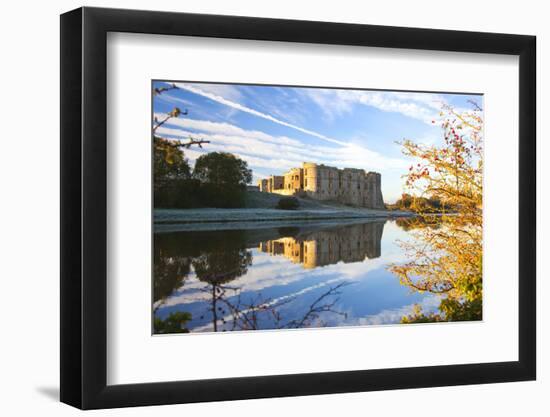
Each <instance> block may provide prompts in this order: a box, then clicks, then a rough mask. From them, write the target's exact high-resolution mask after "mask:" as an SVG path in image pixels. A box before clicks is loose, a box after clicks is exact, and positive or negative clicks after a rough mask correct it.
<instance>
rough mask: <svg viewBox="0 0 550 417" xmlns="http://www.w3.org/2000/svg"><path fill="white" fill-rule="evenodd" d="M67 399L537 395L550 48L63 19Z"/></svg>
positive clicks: (100, 404)
mask: <svg viewBox="0 0 550 417" xmlns="http://www.w3.org/2000/svg"><path fill="white" fill-rule="evenodd" d="M61 101H62V104H61V164H62V166H61V191H62V193H61V199H62V201H61V220H62V222H61V223H62V226H61V227H62V228H61V243H62V247H61V400H62V401H63V402H65V403H67V404H70V405H73V406H76V407H79V408H83V409H90V408H110V407H124V406H138V405H155V404H172V403H186V402H199V401H217V400H232V399H246V398H262V397H276V396H296V395H311V394H323V393H340V392H353V391H369V390H385V389H399V388H418V387H434V386H445V385H461V384H480V383H494V382H505V381H523V380H532V379H535V374H536V372H535V370H536V352H535V344H536V343H535V328H536V317H535V299H536V297H535V244H536V241H535V235H536V234H535V229H536V225H535V218H536V216H535V214H536V213H535V103H536V100H535V38H534V37H531V36H524V35H508V34H490V33H474V32H457V31H444V30H431V29H413V28H397V27H383V26H371V25H355V24H340V23H326V22H308V21H291V20H276V19H263V18H262V19H260V18H251V17H234V16H212V15H196V14H183V13H167V12H149V11H134V10H115V9H98V8H81V9H78V10H74V11H71V12H68V13H66V14H64V15H62V16H61Z"/></svg>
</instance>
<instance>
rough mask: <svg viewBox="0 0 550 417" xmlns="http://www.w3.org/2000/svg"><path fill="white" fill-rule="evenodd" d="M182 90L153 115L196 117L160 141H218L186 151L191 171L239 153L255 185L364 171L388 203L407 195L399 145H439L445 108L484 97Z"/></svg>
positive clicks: (232, 87)
mask: <svg viewBox="0 0 550 417" xmlns="http://www.w3.org/2000/svg"><path fill="white" fill-rule="evenodd" d="M175 84H176V85H177V86H178V87H179V88H178V89H174V90H170V91H166V92H163V93H162V94H160V95H156V96H155V97H154V98H153V112H154V114H155V115H157V116H158V117H159V119H160V118H162V117H163V115H162V114H163V113H167V112H169V111H170V110H172V109H173V108H174V107H179V108H180V109H182V110H184V109H187V111H188V114H187V115H186V116H182V117H180V118H178V119H171V120H170V121H169V122H167V123H166V124H165V125H163V126H162V127H160V128H159V129H158V130H157V134H158V135H159V136H161V137H165V138H170V139H181V140H183V141H187V140H188V139H189V138H190V137H192V138H194V139H199V138H200V139H206V140H210V141H211V143H209V144H207V145H204V148H203V149H200V148H198V147H193V148H192V149H188V150H185V154H186V157H187V158H188V159H189V162H190V163H191V165H193V164H194V161H195V160H196V158H198V157H199V156H200V155H201V154H203V153H206V152H213V151H226V152H231V153H233V154H236V155H238V156H239V157H240V158H242V159H244V160H246V161H247V162H248V165H249V168H251V169H252V171H253V182H254V183H256V182H257V180H258V179H260V178H265V177H267V176H269V175H271V174H282V173H283V172H285V171H287V170H288V169H289V168H291V167H297V166H300V165H301V163H302V162H306V161H307V162H317V163H324V164H325V165H331V166H336V167H339V168H345V167H349V168H362V169H365V170H366V171H376V172H380V173H381V174H382V193H383V195H384V201H386V202H394V201H395V200H396V199H397V198H399V197H400V196H401V193H402V192H403V179H402V175H403V174H405V173H406V172H407V169H408V167H409V166H410V165H411V163H412V161H411V160H408V159H407V158H406V157H405V156H404V155H403V154H402V153H401V147H400V146H399V145H398V144H396V143H395V142H396V141H401V140H403V139H404V138H407V139H412V140H415V141H417V142H420V143H425V144H430V145H431V144H434V145H437V144H438V143H440V141H441V140H442V130H441V127H440V126H439V123H438V121H439V120H440V118H439V113H440V109H441V104H442V103H447V104H451V105H453V106H454V107H456V108H457V109H462V108H470V107H471V106H470V105H469V104H468V100H475V101H476V102H477V103H478V104H480V105H482V97H481V96H469V95H462V94H433V93H415V92H391V91H374V90H343V89H326V88H325V89H324V88H302V87H274V86H259V85H255V86H251V85H238V84H208V83H188V82H175ZM170 85H171V84H170V83H167V82H154V83H153V86H154V87H169V86H170ZM432 121H435V122H436V123H432Z"/></svg>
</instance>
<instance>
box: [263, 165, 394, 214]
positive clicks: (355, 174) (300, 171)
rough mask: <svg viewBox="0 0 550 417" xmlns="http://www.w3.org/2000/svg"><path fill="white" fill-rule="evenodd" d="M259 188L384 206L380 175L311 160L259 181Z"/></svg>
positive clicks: (366, 205) (379, 206)
mask: <svg viewBox="0 0 550 417" xmlns="http://www.w3.org/2000/svg"><path fill="white" fill-rule="evenodd" d="M258 187H259V188H260V191H262V192H267V193H276V194H281V195H287V196H297V197H310V198H312V199H315V200H321V201H336V202H339V203H342V204H346V205H350V206H357V207H366V208H372V209H383V208H384V207H385V206H384V200H383V198H382V188H381V175H380V174H379V173H377V172H365V171H364V170H362V169H357V168H344V169H338V168H335V167H330V166H327V165H323V164H315V163H311V162H304V163H302V167H301V168H292V169H290V171H288V172H287V173H285V174H283V175H271V176H270V177H269V178H266V179H262V180H260V181H258Z"/></svg>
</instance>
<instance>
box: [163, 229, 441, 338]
mask: <svg viewBox="0 0 550 417" xmlns="http://www.w3.org/2000/svg"><path fill="white" fill-rule="evenodd" d="M410 239H413V236H412V235H411V234H410V233H409V232H407V231H405V230H403V229H402V228H401V227H400V226H398V225H397V224H396V222H394V221H381V222H369V223H363V224H357V223H354V224H341V225H336V226H335V225H331V226H321V225H310V226H301V227H279V228H263V229H252V230H225V231H201V232H197V231H193V232H191V231H185V232H177V233H155V238H154V253H155V256H154V260H155V266H154V297H153V298H154V302H153V314H154V315H155V317H156V318H158V319H161V320H166V319H167V318H168V317H169V315H170V313H173V312H185V313H190V320H189V321H188V322H187V323H186V324H185V328H186V329H188V330H189V331H190V332H212V331H238V330H251V329H264V330H265V329H286V328H304V327H323V326H355V325H361V326H364V325H378V324H391V323H399V322H400V319H401V317H402V316H403V315H406V314H409V313H410V312H411V311H412V308H413V305H414V304H421V305H422V307H423V310H424V312H430V311H435V310H437V306H438V305H439V300H438V299H437V298H436V297H435V296H434V295H430V294H418V293H411V292H410V290H409V289H407V288H405V287H404V286H402V285H401V284H400V283H399V280H398V278H397V277H396V276H395V275H393V274H392V273H391V272H389V271H388V270H387V267H388V265H390V264H392V263H401V262H405V261H406V260H407V258H406V257H405V254H404V253H403V251H402V249H401V248H400V246H399V245H398V244H397V242H398V241H399V240H402V241H404V240H410ZM187 317H189V316H187Z"/></svg>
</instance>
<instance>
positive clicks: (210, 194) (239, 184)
mask: <svg viewBox="0 0 550 417" xmlns="http://www.w3.org/2000/svg"><path fill="white" fill-rule="evenodd" d="M193 178H195V179H196V180H197V181H199V182H200V188H199V199H200V201H201V203H202V205H204V206H207V207H226V208H228V207H242V206H243V205H244V200H245V191H246V184H248V183H250V182H251V181H252V171H251V170H250V169H248V164H247V163H246V161H243V160H242V159H240V158H238V157H236V156H235V155H232V154H230V153H226V152H211V153H208V154H205V155H201V156H200V157H199V158H198V159H197V160H196V162H195V169H194V171H193Z"/></svg>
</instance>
